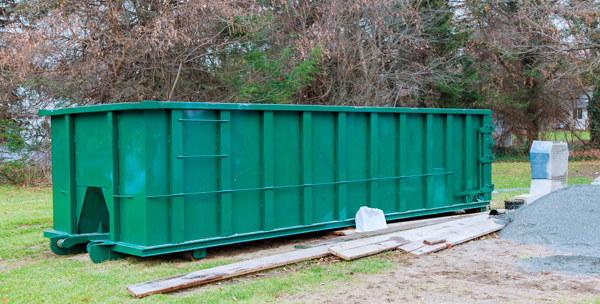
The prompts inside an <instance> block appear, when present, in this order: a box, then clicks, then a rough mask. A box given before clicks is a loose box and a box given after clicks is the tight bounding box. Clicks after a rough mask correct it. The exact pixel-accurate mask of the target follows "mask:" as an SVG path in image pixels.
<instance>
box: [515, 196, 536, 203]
mask: <svg viewBox="0 0 600 304" xmlns="http://www.w3.org/2000/svg"><path fill="white" fill-rule="evenodd" d="M513 199H520V200H523V201H524V202H525V205H527V204H531V203H533V201H535V200H536V199H537V196H535V195H533V194H521V195H517V196H515V197H513Z"/></svg>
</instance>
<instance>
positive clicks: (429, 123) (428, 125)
mask: <svg viewBox="0 0 600 304" xmlns="http://www.w3.org/2000/svg"><path fill="white" fill-rule="evenodd" d="M424 133H425V143H424V144H423V155H424V159H423V162H424V163H425V174H431V173H433V157H434V154H433V142H434V140H433V136H434V134H433V114H427V116H426V118H425V132H424ZM424 182H425V184H424V186H425V202H424V205H425V209H430V208H432V207H433V190H434V189H433V176H427V177H425V180H424Z"/></svg>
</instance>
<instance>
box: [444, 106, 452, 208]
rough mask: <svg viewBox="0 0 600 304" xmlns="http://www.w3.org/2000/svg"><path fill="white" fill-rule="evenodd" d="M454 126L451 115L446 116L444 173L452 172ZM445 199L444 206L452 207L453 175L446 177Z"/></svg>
mask: <svg viewBox="0 0 600 304" xmlns="http://www.w3.org/2000/svg"><path fill="white" fill-rule="evenodd" d="M453 125H454V121H453V117H452V114H448V115H447V116H446V143H445V147H446V151H445V156H446V157H445V159H444V167H446V172H454V162H453V161H452V160H453V159H454V154H453V152H454V151H453V147H452V140H453V137H452V132H453V130H452V126H453ZM446 199H447V200H448V201H447V203H446V205H454V174H447V175H446Z"/></svg>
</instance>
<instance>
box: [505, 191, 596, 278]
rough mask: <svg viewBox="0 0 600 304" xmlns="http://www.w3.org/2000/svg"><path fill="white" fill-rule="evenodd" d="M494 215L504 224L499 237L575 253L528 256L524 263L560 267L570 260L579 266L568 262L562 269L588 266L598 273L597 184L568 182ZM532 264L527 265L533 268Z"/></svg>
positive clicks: (590, 269)
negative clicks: (514, 208)
mask: <svg viewBox="0 0 600 304" xmlns="http://www.w3.org/2000/svg"><path fill="white" fill-rule="evenodd" d="M498 218H499V219H498V221H496V222H497V223H499V224H503V225H507V226H506V227H504V229H502V230H501V231H500V232H499V235H500V237H501V238H504V239H508V240H511V241H513V242H516V243H522V244H537V245H546V246H548V248H550V249H553V250H557V251H562V252H569V253H574V254H579V255H575V256H563V257H565V258H564V259H565V260H561V258H555V259H554V260H553V259H550V258H545V259H528V260H529V261H528V262H527V264H529V265H534V266H535V265H537V266H536V267H538V268H539V269H542V266H544V270H550V269H558V270H560V268H561V267H567V266H564V265H571V264H572V265H579V266H568V267H567V268H564V269H565V271H568V272H576V271H575V270H577V269H582V270H583V272H578V273H591V272H590V271H592V269H598V273H600V265H597V261H596V260H594V259H593V257H596V258H598V257H600V186H596V185H573V186H569V187H567V188H563V189H560V190H557V191H554V192H552V193H549V194H547V195H545V196H543V197H541V198H539V199H537V200H535V201H534V202H533V203H531V204H529V205H525V206H523V207H521V208H519V209H517V210H515V211H511V212H507V213H505V214H503V215H500V216H499V217H498ZM586 256H587V257H586ZM561 261H562V262H561ZM563 262H567V263H563ZM592 262H593V263H592ZM539 263H542V264H539ZM561 263H562V264H561ZM583 264H585V265H588V266H587V268H586V267H583V266H581V265H583ZM536 267H532V268H531V269H535V270H536V271H537V269H538V268H536ZM569 267H570V268H569ZM588 268H589V269H588ZM585 269H587V270H585Z"/></svg>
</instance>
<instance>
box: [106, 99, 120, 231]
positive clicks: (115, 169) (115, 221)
mask: <svg viewBox="0 0 600 304" xmlns="http://www.w3.org/2000/svg"><path fill="white" fill-rule="evenodd" d="M107 122H108V123H107V125H108V128H109V130H110V136H111V137H110V142H109V144H110V145H111V149H110V152H111V154H110V157H111V160H110V164H111V165H112V170H111V171H112V180H111V189H110V191H109V193H110V196H107V197H105V199H106V203H107V206H108V213H109V215H110V219H109V225H110V228H109V229H110V240H111V241H113V242H118V241H119V231H121V228H120V227H119V225H120V224H121V218H120V215H121V208H120V206H119V205H120V203H121V202H120V198H118V197H114V195H117V194H119V139H118V131H117V125H118V122H117V113H115V112H112V111H111V112H108V114H107ZM111 202H112V203H111Z"/></svg>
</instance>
